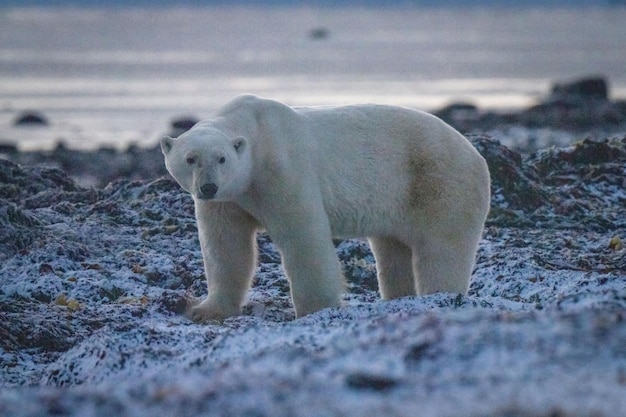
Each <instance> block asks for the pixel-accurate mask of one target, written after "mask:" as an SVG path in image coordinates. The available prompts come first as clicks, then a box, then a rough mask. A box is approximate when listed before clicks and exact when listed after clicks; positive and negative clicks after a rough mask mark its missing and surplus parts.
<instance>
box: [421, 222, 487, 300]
mask: <svg viewBox="0 0 626 417" xmlns="http://www.w3.org/2000/svg"><path fill="white" fill-rule="evenodd" d="M477 247H478V241H477V240H476V239H474V238H468V237H465V240H463V238H462V237H461V236H454V237H449V238H448V239H446V238H445V237H442V236H437V235H436V234H434V235H432V236H429V237H427V238H425V239H424V240H423V241H421V242H420V244H419V245H416V246H415V247H414V254H413V267H414V271H415V277H416V286H417V292H418V294H420V295H425V294H432V293H435V292H451V293H459V294H463V295H465V294H467V290H468V288H469V281H470V276H471V274H472V268H473V267H474V258H475V256H476V249H477Z"/></svg>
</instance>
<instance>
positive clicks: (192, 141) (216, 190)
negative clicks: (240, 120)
mask: <svg viewBox="0 0 626 417" xmlns="http://www.w3.org/2000/svg"><path fill="white" fill-rule="evenodd" d="M248 148H249V146H248V142H247V140H246V139H245V138H244V137H236V138H230V137H228V136H227V135H226V134H224V133H223V132H221V131H220V130H218V129H214V128H210V127H203V126H201V125H197V126H195V127H194V128H192V129H191V130H189V131H187V132H185V133H183V134H182V135H181V136H180V137H179V138H178V139H173V138H171V137H169V136H166V137H164V138H162V139H161V150H162V151H163V155H164V156H165V167H166V168H167V170H168V171H169V173H170V174H171V175H172V177H174V179H175V180H176V181H177V182H178V184H180V186H181V187H182V188H183V189H184V190H185V191H187V192H189V193H191V194H192V195H193V196H194V197H195V198H198V199H202V200H216V201H231V200H233V199H235V198H236V197H237V196H239V195H241V193H243V192H244V191H245V190H246V189H247V187H248V184H249V182H250V169H251V167H250V150H249V149H248Z"/></svg>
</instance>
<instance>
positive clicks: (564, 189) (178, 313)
mask: <svg viewBox="0 0 626 417" xmlns="http://www.w3.org/2000/svg"><path fill="white" fill-rule="evenodd" d="M473 141H474V143H475V145H476V146H477V148H478V149H479V150H480V151H481V152H482V153H483V155H485V156H486V158H487V160H488V162H489V164H490V169H491V171H492V176H493V179H494V184H493V190H494V197H493V201H492V214H491V216H490V219H489V220H488V222H487V225H486V228H485V234H484V239H483V240H482V242H481V245H480V249H479V252H478V255H477V264H476V268H475V271H474V274H473V277H472V284H471V289H470V293H469V295H468V296H459V295H455V294H436V295H429V296H425V297H409V298H405V299H400V300H394V301H381V300H380V299H379V296H378V293H377V292H376V281H375V265H374V260H373V257H372V255H371V253H370V252H369V249H368V247H367V244H366V243H365V242H363V241H358V240H349V241H343V242H341V243H339V244H338V245H337V254H338V256H339V258H340V260H341V262H342V265H343V266H344V269H345V273H346V277H347V287H346V293H345V297H344V299H345V306H344V307H343V308H339V309H329V310H324V311H321V312H318V313H316V314H312V315H310V316H306V317H304V318H301V319H297V320H294V313H293V308H292V307H291V303H290V299H289V289H288V283H287V281H286V280H285V278H284V274H283V273H282V270H281V268H280V256H279V254H278V252H277V251H276V249H275V247H274V246H273V244H272V243H271V241H270V240H269V239H268V238H267V236H265V235H260V236H259V239H258V241H259V247H260V258H259V265H258V269H257V274H256V278H255V283H254V287H253V289H252V290H251V291H250V294H249V301H248V303H247V305H246V307H245V314H244V315H243V316H241V317H236V318H232V319H228V320H227V321H226V322H225V323H223V324H205V325H200V324H195V323H192V322H191V321H189V320H187V319H186V318H185V317H184V315H183V314H182V312H183V311H184V307H185V297H186V296H188V295H195V296H201V295H202V294H203V292H204V291H205V284H204V278H203V270H202V261H201V259H200V249H199V244H198V241H197V236H196V229H195V221H194V218H193V205H192V202H191V199H190V197H189V196H187V195H186V194H184V192H182V191H181V190H180V189H179V188H178V186H177V185H176V184H175V183H174V182H173V181H171V180H169V179H165V178H163V179H159V180H155V181H151V182H142V181H138V182H128V181H121V182H117V183H114V184H111V185H110V186H108V187H107V188H105V189H103V190H93V189H84V188H80V187H78V186H76V185H75V184H74V183H73V182H72V181H70V180H69V179H68V178H67V177H65V175H64V174H63V173H61V172H60V171H57V170H54V169H46V168H29V167H26V168H23V167H18V166H16V165H13V164H11V163H9V162H5V161H2V160H0V176H1V178H2V182H1V183H0V224H1V226H2V227H1V229H0V234H2V236H0V237H1V239H0V242H2V243H0V252H1V253H0V259H1V260H2V263H1V265H0V386H2V390H1V391H0V415H2V416H53V415H55V416H57V415H63V416H81V417H83V416H111V415H116V416H137V417H139V416H146V415H150V416H172V415H176V416H192V415H193V416H196V415H211V416H381V415H389V416H415V415H423V416H516V417H517V416H568V417H569V416H619V415H626V249H624V247H623V245H624V243H623V242H624V241H625V240H626V211H625V209H624V207H625V205H626V192H625V191H624V190H625V189H626V187H625V184H624V178H625V177H626V171H624V166H625V162H626V152H625V150H624V145H625V142H624V140H620V139H617V140H613V141H611V142H610V143H591V142H586V143H581V144H579V145H577V146H575V147H570V148H566V149H552V150H546V151H542V152H539V153H537V154H534V155H526V156H524V157H521V156H520V155H518V154H515V153H513V152H510V151H508V150H507V149H506V148H503V147H501V146H499V145H497V144H495V143H493V142H489V141H488V140H486V139H485V138H484V137H474V138H473Z"/></svg>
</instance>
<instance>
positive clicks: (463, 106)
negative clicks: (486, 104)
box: [435, 103, 480, 132]
mask: <svg viewBox="0 0 626 417" xmlns="http://www.w3.org/2000/svg"><path fill="white" fill-rule="evenodd" d="M435 115H436V116H437V117H439V118H440V119H442V120H443V121H445V122H446V123H448V124H450V125H451V126H454V127H455V128H456V129H457V130H460V131H462V132H463V131H467V130H469V129H470V128H471V127H472V126H473V125H474V123H475V121H476V120H477V119H478V117H479V116H480V113H479V110H478V107H476V106H475V105H473V104H471V103H452V104H449V105H447V106H445V107H443V108H441V109H439V110H437V111H436V112H435Z"/></svg>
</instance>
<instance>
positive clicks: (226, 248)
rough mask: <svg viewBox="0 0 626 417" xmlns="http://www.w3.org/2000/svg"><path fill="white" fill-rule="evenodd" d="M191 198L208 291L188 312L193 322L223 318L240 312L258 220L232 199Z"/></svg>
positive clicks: (252, 265) (251, 271) (251, 266)
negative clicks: (223, 201)
mask: <svg viewBox="0 0 626 417" xmlns="http://www.w3.org/2000/svg"><path fill="white" fill-rule="evenodd" d="M194 202H195V209H196V220H197V224H198V236H199V238H200V247H201V249H202V258H203V261H204V271H205V274H206V280H207V287H208V295H207V298H206V299H205V300H203V301H202V302H200V303H197V302H196V303H193V305H192V306H191V307H190V308H189V310H188V316H189V317H190V318H191V319H192V320H194V321H196V322H207V321H222V320H224V319H225V318H227V317H231V316H236V315H239V314H241V307H242V305H243V303H244V300H245V297H246V293H247V291H248V289H249V288H250V284H251V282H252V276H253V274H254V269H255V266H256V253H257V252H256V251H257V249H256V230H257V228H258V223H257V221H256V220H255V219H254V217H252V216H251V215H250V214H249V213H247V212H246V211H244V210H243V209H241V208H240V207H239V206H237V205H236V204H233V203H218V202H211V201H204V200H196V199H194Z"/></svg>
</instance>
